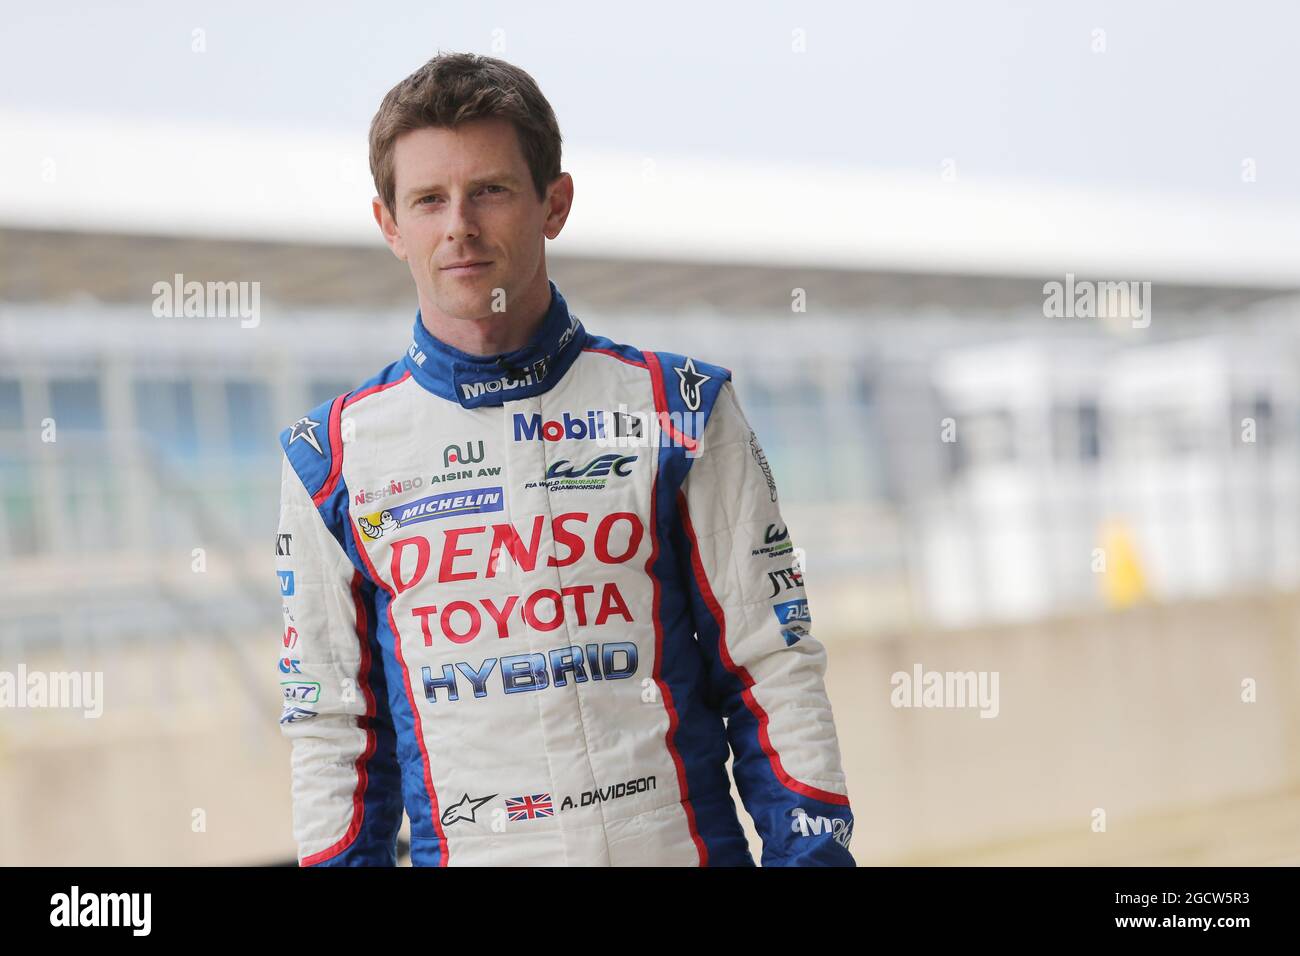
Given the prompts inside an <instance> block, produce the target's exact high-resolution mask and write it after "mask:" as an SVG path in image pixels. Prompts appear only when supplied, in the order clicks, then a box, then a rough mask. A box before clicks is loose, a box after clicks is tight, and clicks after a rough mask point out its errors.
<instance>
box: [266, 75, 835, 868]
mask: <svg viewBox="0 0 1300 956" xmlns="http://www.w3.org/2000/svg"><path fill="white" fill-rule="evenodd" d="M370 163H371V170H372V172H373V174H374V177H375V185H376V187H377V189H378V192H379V196H378V197H376V199H375V200H374V214H375V219H376V221H377V222H378V224H379V227H380V229H381V231H382V232H383V235H384V239H385V240H386V241H387V243H388V245H389V247H390V248H391V249H392V251H393V253H394V254H395V255H396V256H397V257H398V258H399V259H401V260H403V261H405V262H406V263H408V265H409V266H410V269H411V276H412V278H413V279H414V280H415V287H416V294H417V297H418V300H419V312H418V314H417V316H416V320H415V330H414V341H413V342H412V343H411V345H410V347H409V349H408V351H407V352H406V354H405V355H404V356H403V357H402V358H401V359H400V360H398V361H396V362H394V363H393V364H391V365H389V366H388V367H387V368H385V369H384V370H383V371H381V372H380V373H379V374H378V375H376V376H375V377H374V378H372V379H371V380H369V381H368V382H365V383H364V384H362V385H361V386H360V387H358V388H357V389H356V390H354V391H352V392H349V393H347V394H344V395H340V396H338V397H337V398H335V399H333V400H332V401H330V402H326V403H324V404H323V405H321V406H320V407H318V408H316V409H313V410H312V411H310V412H308V413H307V414H306V415H305V416H304V417H302V418H301V419H299V420H298V421H297V422H295V423H294V424H293V425H292V426H291V427H289V428H287V429H285V431H284V432H283V433H282V434H281V436H280V441H281V444H282V446H283V448H284V452H285V457H284V463H283V476H282V487H281V495H282V504H281V518H280V535H279V544H278V545H277V554H278V559H277V560H278V568H279V576H280V580H281V591H282V594H283V596H284V613H285V631H284V635H283V640H282V644H283V647H282V648H281V650H280V653H281V654H282V655H283V656H282V657H281V660H280V670H281V672H282V675H283V681H282V684H283V688H284V695H285V708H284V712H283V715H282V717H281V720H280V724H281V727H282V729H283V731H284V733H285V734H286V735H287V736H288V737H289V738H291V739H292V741H293V801H294V834H295V836H296V838H297V840H298V844H299V851H300V862H301V863H302V864H303V865H379V864H383V865H392V864H394V863H395V859H396V850H395V843H396V834H397V830H398V826H399V824H400V821H401V816H402V810H403V806H404V807H405V811H406V814H407V816H408V817H409V818H410V823H411V859H412V861H413V863H414V864H416V865H428V866H446V865H448V864H453V863H454V864H470V865H473V864H543V865H564V864H568V865H629V864H649V865H714V866H718V865H724V866H725V865H753V858H752V856H751V855H750V853H749V851H748V848H747V842H746V839H745V835H744V833H743V831H742V829H741V826H740V823H739V821H738V817H737V813H736V806H735V803H734V801H733V800H732V798H731V795H730V781H729V779H728V776H727V773H726V761H727V755H728V743H729V744H730V750H731V753H732V755H733V757H734V759H733V767H732V772H733V774H734V776H735V780H736V784H737V788H738V790H739V792H740V796H741V798H742V799H743V801H744V804H745V808H746V809H747V810H748V811H749V814H750V816H751V817H752V818H753V820H754V824H755V827H756V829H757V832H758V834H759V835H760V836H761V838H762V841H763V852H762V863H763V864H764V865H768V866H771V865H852V863H853V860H852V857H851V855H850V853H849V850H848V845H849V836H850V833H851V829H852V822H853V817H852V814H851V812H850V809H849V802H848V796H847V791H846V788H845V779H844V773H843V771H842V769H841V764H840V754H839V744H838V741H837V739H836V735H835V727H834V723H833V720H832V715H831V708H830V704H829V703H828V701H827V698H826V692H825V688H824V686H823V673H824V670H825V666H826V655H825V651H824V649H823V647H822V646H821V645H820V644H819V643H818V642H817V641H816V640H815V639H814V638H813V636H812V634H811V633H810V631H809V620H810V619H809V615H808V604H807V599H806V597H805V595H804V588H803V580H802V576H801V573H800V568H799V566H798V564H797V563H796V562H795V561H794V560H793V549H792V548H791V547H790V542H789V536H788V534H787V532H786V530H785V525H784V524H783V522H782V520H781V515H780V512H779V511H778V507H777V491H776V485H775V484H774V482H773V478H772V474H771V471H770V469H769V467H768V464H767V461H766V459H765V458H764V456H763V451H762V448H761V446H760V445H759V442H758V439H757V438H756V437H755V435H754V433H753V431H752V430H750V428H749V425H748V423H747V422H746V420H745V417H744V415H743V413H742V412H741V409H740V407H739V405H738V404H737V402H736V396H735V392H734V391H733V388H732V385H731V382H730V378H731V373H730V372H729V371H728V370H727V369H725V368H721V367H719V366H716V365H710V364H707V363H705V362H703V361H700V360H697V359H693V358H688V357H685V356H680V355H672V354H667V353H654V352H641V351H638V350H637V349H635V348H632V347H631V346H627V345H618V344H615V343H614V342H611V341H610V340H608V339H606V338H601V337H598V336H595V335H593V334H592V333H590V332H588V331H587V330H586V329H585V328H584V327H583V326H582V324H581V323H580V322H579V321H578V318H577V316H575V315H574V314H573V313H571V312H570V311H569V309H568V306H567V304H566V302H565V299H564V297H563V296H562V295H561V294H560V291H559V289H558V288H556V286H555V284H554V283H553V282H551V281H550V280H549V278H548V277H547V271H546V255H545V240H546V239H554V238H555V237H556V236H558V235H559V233H560V230H561V229H562V228H563V226H564V222H565V219H566V218H567V217H568V213H569V209H570V206H571V203H572V200H573V181H572V179H571V178H570V176H569V175H568V174H567V173H563V172H561V171H560V133H559V128H558V126H557V124H556V120H555V116H554V114H553V112H552V110H551V107H550V105H549V104H548V103H547V101H546V99H545V98H544V97H543V96H542V94H541V92H540V91H539V90H538V88H537V86H536V85H535V83H534V82H533V80H532V78H531V77H529V76H528V74H527V73H525V72H524V71H522V70H520V69H518V68H517V67H514V66H512V65H510V64H508V63H504V62H502V61H500V60H496V59H491V58H486V57H480V56H474V55H469V54H448V55H440V56H438V57H435V58H434V59H433V60H431V61H430V62H429V63H427V64H425V66H424V67H422V68H421V69H420V70H418V71H417V72H416V73H414V74H412V75H411V76H410V77H408V78H407V79H405V80H403V81H402V82H401V83H400V84H398V85H397V86H396V87H395V88H394V89H393V90H392V91H391V92H389V94H388V95H387V96H386V97H385V99H384V101H383V104H382V105H381V106H380V108H379V112H378V113H377V114H376V116H375V119H374V122H373V124H372V125H371V131H370ZM724 720H725V724H724Z"/></svg>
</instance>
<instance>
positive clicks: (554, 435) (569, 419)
mask: <svg viewBox="0 0 1300 956" xmlns="http://www.w3.org/2000/svg"><path fill="white" fill-rule="evenodd" d="M604 435H605V413H604V412H603V411H598V410H595V409H592V410H589V411H588V412H587V416H586V418H575V417H574V416H573V415H571V414H569V413H568V412H565V413H564V415H563V416H562V417H561V418H560V420H559V421H556V420H555V419H551V420H550V421H547V422H544V421H542V416H541V414H540V413H538V412H534V413H533V414H531V415H520V414H519V413H518V412H516V413H515V441H561V440H562V439H565V438H572V439H574V440H575V441H582V440H584V439H588V438H601V437H604Z"/></svg>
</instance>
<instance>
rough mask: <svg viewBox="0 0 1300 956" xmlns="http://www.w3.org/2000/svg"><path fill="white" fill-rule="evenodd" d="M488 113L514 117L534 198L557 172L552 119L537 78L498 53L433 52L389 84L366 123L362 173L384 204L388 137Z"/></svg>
mask: <svg viewBox="0 0 1300 956" xmlns="http://www.w3.org/2000/svg"><path fill="white" fill-rule="evenodd" d="M493 116H499V117H501V118H503V119H508V120H510V121H511V122H512V123H513V124H514V127H515V135H517V136H518V137H519V146H520V148H521V149H522V150H523V154H524V159H525V160H526V161H527V162H528V170H529V172H530V173H532V177H533V186H534V188H535V189H536V190H537V198H538V199H539V200H540V199H543V198H545V196H546V187H547V186H548V185H550V183H552V182H554V180H555V178H556V177H557V176H559V175H560V124H559V123H557V122H556V120H555V112H554V111H553V110H552V109H551V104H550V103H548V102H547V101H546V97H545V96H543V95H542V91H541V90H540V89H538V87H537V83H536V82H534V80H533V78H532V77H531V76H529V75H528V74H527V73H526V72H524V71H523V70H521V69H520V68H519V67H517V66H515V65H514V64H511V63H507V62H506V61H505V60H498V59H495V58H493V57H490V56H480V55H479V54H477V53H439V54H438V55H437V56H435V57H434V58H433V59H432V60H430V61H429V62H428V63H426V64H424V66H422V67H420V68H419V69H418V70H416V71H415V72H414V73H412V74H411V75H410V76H408V77H407V78H406V79H404V80H402V82H400V83H398V84H397V85H396V86H394V87H393V88H392V89H391V90H389V91H388V95H387V96H385V97H384V101H383V102H382V103H380V104H379V111H378V112H377V113H375V118H374V119H373V120H371V122H370V174H371V175H372V176H374V178H375V189H376V190H378V192H379V195H380V197H381V198H382V199H383V200H384V205H385V206H387V207H388V211H389V212H392V211H393V208H394V204H395V203H396V200H397V179H396V176H395V175H394V173H393V144H394V143H395V142H396V141H397V138H398V137H399V136H401V135H402V134H403V133H406V132H409V131H411V130H414V129H424V128H426V127H430V126H435V127H447V128H453V127H456V126H458V125H460V124H461V123H466V122H468V121H470V120H474V119H483V118H486V117H493Z"/></svg>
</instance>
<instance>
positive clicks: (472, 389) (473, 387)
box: [460, 358, 546, 398]
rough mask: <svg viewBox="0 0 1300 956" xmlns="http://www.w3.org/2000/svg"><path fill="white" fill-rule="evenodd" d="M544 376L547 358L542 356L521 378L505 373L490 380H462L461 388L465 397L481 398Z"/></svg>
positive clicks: (529, 382)
mask: <svg viewBox="0 0 1300 956" xmlns="http://www.w3.org/2000/svg"><path fill="white" fill-rule="evenodd" d="M544 378H546V359H544V358H541V359H538V360H537V361H536V362H534V363H533V365H532V368H530V369H529V370H528V371H526V372H524V374H523V377H521V378H512V377H511V376H509V375H503V376H502V377H501V378H497V379H492V380H491V381H488V382H462V383H461V386H460V390H461V392H462V394H463V395H464V396H465V398H480V397H482V396H483V395H488V394H491V393H493V392H509V391H511V390H513V389H516V388H523V387H524V386H526V385H534V384H536V383H537V382H540V381H542V380H543V379H544Z"/></svg>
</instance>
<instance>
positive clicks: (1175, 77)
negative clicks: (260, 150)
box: [0, 0, 1300, 205]
mask: <svg viewBox="0 0 1300 956" xmlns="http://www.w3.org/2000/svg"><path fill="white" fill-rule="evenodd" d="M621 6H622V5H618V4H610V3H562V2H558V3H557V2H548V3H523V2H515V3H490V2H487V3H485V2H459V3H430V2H422V3H409V2H387V0H385V2H371V3H364V4H355V5H351V4H331V3H323V2H315V3H298V4H294V3H271V2H265V0H263V2H256V3H249V2H220V3H189V4H187V3H177V2H158V3H136V4H132V10H131V11H130V12H122V10H121V9H120V8H116V7H117V5H111V4H98V3H95V4H92V3H86V4H63V5H60V4H51V3H22V4H17V3H12V2H5V3H3V4H0V9H3V22H2V23H0V108H5V109H14V110H20V111H24V112H39V113H46V114H56V115H63V114H78V113H93V114H97V115H108V116H134V117H143V118H154V119H157V118H162V119H167V118H179V119H184V120H185V121H188V122H203V121H219V122H221V123H223V124H228V123H235V124H240V125H246V126H249V127H263V126H268V125H269V126H275V127H279V128H281V129H320V130H331V131H341V132H343V133H345V134H355V135H356V136H358V137H364V135H365V130H366V126H367V124H368V123H369V120H370V117H371V116H372V115H373V113H374V110H375V108H376V106H377V105H378V101H379V99H380V97H381V96H382V95H383V93H384V92H385V91H386V90H387V89H388V88H389V87H391V86H392V85H393V84H394V83H395V82H397V81H398V80H399V79H401V78H402V77H403V76H405V75H406V74H407V73H409V72H410V71H411V70H413V69H414V68H416V67H417V66H419V64H420V63H422V62H423V61H424V60H426V59H427V58H428V57H429V56H431V55H433V54H434V53H435V52H437V51H438V50H439V49H442V50H473V51H477V52H482V53H489V54H492V55H497V56H501V57H503V58H504V59H507V60H510V61H512V62H514V63H517V64H519V65H520V66H522V67H524V68H525V69H527V70H528V71H529V72H530V73H531V74H532V75H533V76H534V78H536V80H537V81H538V83H539V84H540V85H541V87H542V90H543V92H544V93H546V95H547V97H548V98H549V99H550V101H551V103H552V105H553V106H554V107H555V110H556V113H557V114H558V116H559V120H560V125H561V129H562V131H563V133H564V135H565V138H566V142H570V143H574V144H582V145H588V146H600V147H609V148H616V149H622V150H627V151H630V152H632V153H640V154H643V155H645V156H647V157H653V156H654V155H655V153H656V150H662V149H671V150H673V151H674V152H679V151H688V152H699V153H703V154H708V155H712V156H721V157H728V158H731V157H734V158H736V159H738V160H744V159H745V158H748V157H762V158H765V159H774V160H784V161H792V162H800V161H808V162H813V163H819V164H834V165H843V166H849V167H870V168H875V169H882V170H890V169H906V170H911V171H919V172H930V171H933V172H934V174H935V175H936V176H937V175H939V173H940V170H941V169H942V164H943V162H944V161H945V160H947V159H952V160H954V161H955V163H956V169H957V171H958V174H959V175H961V176H975V177H982V176H991V177H1010V178H1016V179H1026V180H1035V181H1046V182H1053V183H1061V184H1069V183H1084V184H1089V185H1101V186H1106V185H1115V186H1122V187H1124V188H1126V189H1135V188H1136V189H1139V190H1143V191H1152V192H1156V191H1164V192H1176V193H1194V194H1204V195H1207V196H1208V195H1213V196H1215V197H1216V198H1219V199H1229V200H1232V199H1239V200H1241V201H1242V202H1244V203H1247V204H1250V205H1254V204H1255V203H1269V202H1276V201H1278V200H1285V201H1287V202H1290V203H1294V202H1300V123H1298V122H1297V109H1296V95H1297V91H1298V90H1300V55H1297V43H1296V37H1297V36H1298V35H1300V5H1297V4H1289V3H1282V2H1272V3H1269V2H1237V0H1234V2H1233V3H1230V4H1229V3H1218V4H1214V3H1200V2H1172V0H1170V2H1136V0H1130V2H1115V3H1110V2H1094V3H1067V2H1061V3H1056V2H1031V0H1023V2H1005V0H1004V2H992V0H990V2H974V0H950V2H931V3H924V2H918V3H912V2H908V3H899V2H897V0H894V2H888V3H851V4H850V3H811V4H810V3H805V2H799V3H794V2H791V3H771V2H767V3H759V2H747V3H736V4H730V5H728V4H717V3H703V2H700V0H695V2H687V3H682V2H656V3H653V4H644V3H638V4H634V5H626V6H625V7H623V8H622V9H620V7H621ZM396 11H401V12H396ZM195 29H201V30H203V31H204V43H205V44H206V50H205V52H202V53H196V52H193V51H192V49H191V47H192V43H193V40H192V35H193V34H192V31H194V30H195ZM796 30H802V31H804V33H803V35H804V36H805V37H806V51H805V52H794V51H792V43H793V39H792V37H793V33H794V31H796ZM1096 30H1101V31H1104V34H1102V35H1098V34H1095V33H1094V31H1096ZM1099 42H1104V46H1105V50H1104V52H1094V46H1096V45H1098V44H1099ZM1247 159H1249V160H1252V161H1253V162H1254V164H1255V169H1256V177H1257V178H1256V181H1255V182H1253V183H1243V181H1242V163H1243V160H1247ZM787 188H788V189H792V190H797V189H798V183H789V184H784V185H777V186H776V187H775V189H776V191H777V195H769V196H759V197H755V200H756V201H758V202H775V201H780V195H779V193H780V191H781V190H783V189H787Z"/></svg>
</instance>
